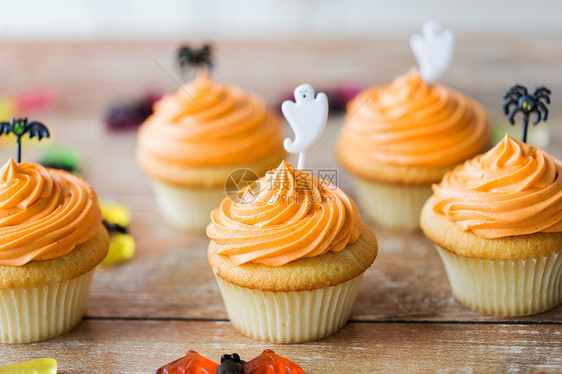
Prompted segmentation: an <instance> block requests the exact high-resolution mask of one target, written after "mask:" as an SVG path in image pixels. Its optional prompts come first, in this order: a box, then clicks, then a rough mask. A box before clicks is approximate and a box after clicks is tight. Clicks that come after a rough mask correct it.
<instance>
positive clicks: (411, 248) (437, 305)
mask: <svg viewBox="0 0 562 374" xmlns="http://www.w3.org/2000/svg"><path fill="white" fill-rule="evenodd" d="M406 40H407V39H406V37H404V38H400V39H398V38H396V39H392V40H383V39H364V40H337V41H314V40H309V41H222V42H219V43H217V55H218V56H217V65H218V67H217V70H216V72H215V76H216V78H217V79H218V80H224V81H230V82H235V83H237V84H240V85H242V86H245V87H248V88H251V89H253V90H255V91H258V92H260V93H262V94H263V96H264V97H265V98H266V99H267V100H268V101H269V102H270V103H274V102H275V100H274V99H275V98H278V97H279V96H280V95H281V94H282V93H284V92H287V91H288V92H291V90H292V88H293V87H295V86H296V85H297V84H300V83H302V82H303V81H309V82H310V83H311V84H313V85H314V86H315V87H317V88H318V89H324V88H329V87H332V86H334V85H335V84H337V83H341V82H343V81H345V80H347V79H351V80H357V81H359V82H363V83H366V84H374V83H377V82H383V81H385V80H387V79H388V78H392V77H393V76H395V75H397V74H399V73H402V72H405V71H407V70H408V69H409V68H410V67H411V66H413V65H414V60H413V59H412V58H411V57H410V56H411V54H410V52H409V50H408V46H407V42H406ZM178 43H179V42H178V41H160V42H88V43H69V44H67V43H43V44H41V43H4V45H3V47H4V48H3V52H4V53H3V58H2V59H0V69H1V71H2V80H3V81H2V94H11V93H15V92H21V91H22V90H26V89H31V88H33V87H40V86H50V87H53V88H55V89H57V90H58V92H59V94H60V103H59V106H58V107H57V110H56V111H53V112H50V113H46V114H43V115H41V116H40V118H42V119H45V120H46V122H48V123H49V124H50V125H51V127H52V128H53V130H54V133H55V134H54V138H55V141H56V143H57V144H63V145H64V144H66V145H73V146H74V147H76V148H78V149H80V150H81V152H82V155H83V159H84V160H83V168H82V171H83V175H84V176H85V178H86V179H87V180H88V181H90V182H91V183H92V185H93V186H94V187H95V188H96V190H97V191H98V194H99V195H100V197H101V198H105V199H112V200H117V201H121V202H124V203H125V204H127V205H128V207H129V208H130V210H131V213H132V222H131V225H130V229H131V232H132V234H133V236H134V237H135V238H136V242H137V253H136V255H135V257H134V258H133V259H132V260H131V261H128V262H126V263H123V264H121V265H117V266H110V267H100V268H99V270H98V271H97V273H96V276H95V279H94V284H93V287H92V292H91V296H90V300H89V304H88V311H87V316H86V318H85V319H84V321H83V322H82V323H81V324H80V325H79V326H78V327H77V328H76V329H74V330H73V331H72V332H70V333H68V334H65V335H63V336H61V337H58V338H55V339H52V340H49V341H45V342H40V343H35V344H27V345H2V346H0V364H1V365H6V364H9V363H15V362H20V361H24V360H28V359H33V358H39V357H53V358H56V359H57V361H58V363H59V369H60V372H61V373H150V372H154V371H155V369H156V368H158V367H159V366H161V365H164V364H166V363H168V362H170V361H172V360H174V359H176V358H179V357H180V356H182V355H184V354H185V352H186V351H187V350H188V349H194V350H197V351H198V352H199V353H201V354H203V355H204V356H206V357H208V358H210V359H213V360H215V361H218V360H219V357H220V355H221V354H223V353H231V352H237V353H239V354H241V355H242V356H243V357H245V358H251V357H254V356H256V355H258V354H259V353H260V352H261V351H262V350H263V349H266V348H270V349H273V350H275V351H276V352H277V353H279V354H281V355H283V356H285V357H287V358H290V359H292V360H294V361H295V362H297V363H299V364H300V365H302V367H303V368H304V369H305V370H306V371H307V372H310V373H324V372H331V373H360V372H361V373H363V372H397V373H398V372H412V371H426V372H436V371H439V372H466V373H470V372H548V373H553V372H561V371H562V343H561V341H562V328H561V325H562V307H559V308H556V309H554V310H551V311H549V312H546V313H542V314H540V315H536V316H531V317H522V318H498V317H492V316H486V315H482V314H479V313H476V312H473V311H471V310H468V309H467V308H465V307H463V306H462V305H461V304H459V303H458V302H457V301H456V300H455V298H454V297H453V296H452V294H451V291H450V288H449V285H448V281H447V277H446V274H445V270H444V268H443V265H442V263H441V261H440V259H439V257H438V255H437V253H436V252H435V250H434V249H433V248H432V245H431V244H430V242H429V241H428V240H427V239H426V238H425V237H424V236H423V235H422V234H421V233H412V234H404V233H401V232H394V231H389V230H385V229H382V228H380V227H376V226H373V228H374V230H375V233H376V235H377V238H378V241H379V247H380V252H379V256H378V258H377V260H376V261H375V263H374V265H373V266H372V267H371V268H370V269H369V270H368V271H367V272H366V274H365V277H364V278H363V282H362V284H361V286H360V290H359V295H358V298H357V301H356V303H355V305H354V308H353V315H352V317H351V320H350V322H349V323H348V324H347V326H346V327H345V328H344V329H343V330H341V331H340V332H338V333H336V334H334V335H333V336H331V337H328V338H326V339H323V340H320V341H317V342H312V343H307V344H300V345H275V344H267V343H262V342H257V341H254V340H252V339H249V338H246V337H245V336H243V335H241V334H240V333H238V332H237V331H236V330H235V329H234V328H233V327H232V326H231V324H230V323H229V322H228V318H227V314H226V312H225V309H224V306H223V303H222V300H221V297H220V294H219V291H218V288H217V286H216V284H215V281H214V279H213V276H212V272H211V269H210V268H209V266H208V264H207V261H206V258H205V253H206V251H205V248H206V245H207V238H206V237H205V236H204V235H199V234H194V233H182V232H177V231H174V230H173V229H171V228H169V227H167V226H166V225H165V224H164V223H163V222H162V220H161V218H160V216H159V214H158V212H157V210H156V207H155V203H154V199H153V197H152V195H151V193H150V190H149V188H148V185H147V183H146V180H145V178H144V177H143V175H142V174H141V173H140V171H139V170H138V169H137V167H136V166H135V162H134V158H133V153H134V147H135V141H136V139H135V133H134V132H129V133H120V134H110V133H108V132H107V131H106V130H105V128H104V125H103V121H102V118H103V113H104V110H105V108H106V106H107V104H108V103H109V102H112V101H114V100H115V99H116V98H121V99H127V98H134V97H136V96H138V95H139V94H140V93H141V92H144V91H146V90H147V89H149V88H152V87H156V88H160V89H164V90H172V89H176V83H175V82H174V80H172V79H171V78H170V77H169V76H168V74H167V73H166V72H165V71H164V69H165V70H168V71H169V72H170V73H171V74H172V75H173V76H177V74H176V71H175V70H174V69H173V64H172V61H171V60H172V59H171V57H172V53H173V52H172V51H173V50H174V48H175V47H176V46H177V45H178ZM561 58H562V37H561V35H546V36H536V35H529V36H525V37H524V38H520V37H517V38H515V37H510V36H487V37H486V38H482V37H477V36H474V37H463V36H459V37H458V43H457V54H456V57H455V61H454V63H453V65H452V67H451V69H450V71H449V72H448V73H447V74H446V75H445V76H444V77H443V80H442V81H443V82H444V83H446V84H448V85H451V86H453V87H457V88H459V89H460V90H462V91H464V92H466V93H468V94H470V95H472V96H474V97H476V98H478V99H479V100H480V101H482V102H483V103H484V105H485V106H486V107H487V109H488V110H489V111H490V113H491V114H492V116H494V117H495V118H498V119H502V118H503V117H502V115H501V112H500V111H501V108H500V104H501V93H502V92H503V91H504V90H505V89H506V88H507V87H508V86H510V85H511V84H512V83H514V82H515V81H520V82H522V83H524V84H527V85H529V86H533V87H534V86H536V85H539V84H546V85H548V86H549V87H550V88H551V89H552V90H553V96H552V98H553V103H552V105H551V106H550V108H551V117H550V119H549V121H548V123H547V124H546V125H544V124H543V125H541V126H548V127H549V129H550V133H551V142H550V145H549V147H548V150H549V152H551V153H552V154H553V155H555V156H557V157H562V126H561V121H562V101H561V99H560V97H562V95H561V94H560V93H561V92H562V69H561V65H560V61H561ZM159 64H160V65H162V67H160V66H159ZM342 123H343V118H342V117H341V116H333V117H332V118H331V119H330V123H329V126H328V128H327V130H326V133H325V134H324V141H322V142H321V143H322V146H321V147H320V149H318V150H315V151H314V154H313V155H312V157H311V160H310V166H311V167H327V168H330V167H331V168H334V167H337V164H336V163H335V160H334V158H333V154H332V147H333V141H334V139H335V137H336V134H337V132H338V130H339V127H340V126H341V124H342ZM287 127H288V126H287ZM530 131H531V132H532V131H534V129H533V128H531V129H530ZM0 148H1V149H0V154H1V156H2V159H6V157H8V156H11V155H13V154H14V153H13V150H14V149H15V145H13V144H6V143H5V142H0ZM39 152H40V147H38V146H33V145H32V144H26V145H25V148H24V159H27V160H34V159H37V154H38V153H39ZM338 184H339V185H340V187H342V188H343V189H344V190H345V191H347V192H349V193H350V194H353V190H352V188H351V185H350V182H349V179H348V176H347V175H346V174H345V172H344V171H342V170H339V174H338Z"/></svg>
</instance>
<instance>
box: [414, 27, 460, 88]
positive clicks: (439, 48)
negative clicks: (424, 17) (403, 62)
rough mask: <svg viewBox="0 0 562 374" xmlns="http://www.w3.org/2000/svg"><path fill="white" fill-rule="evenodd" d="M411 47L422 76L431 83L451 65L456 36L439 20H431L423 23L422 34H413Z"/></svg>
mask: <svg viewBox="0 0 562 374" xmlns="http://www.w3.org/2000/svg"><path fill="white" fill-rule="evenodd" d="M410 47H411V48H412V52H414V56H416V60H418V65H419V68H420V76H421V78H422V79H423V80H424V81H426V82H428V83H431V82H435V80H437V78H438V77H439V76H440V75H441V74H443V73H444V72H445V70H447V68H448V67H449V64H450V63H451V60H452V59H453V52H454V51H455V36H454V34H453V32H452V31H451V30H447V29H443V27H441V24H439V22H436V21H429V22H426V23H424V24H423V26H422V34H421V35H420V34H414V35H412V36H411V38H410Z"/></svg>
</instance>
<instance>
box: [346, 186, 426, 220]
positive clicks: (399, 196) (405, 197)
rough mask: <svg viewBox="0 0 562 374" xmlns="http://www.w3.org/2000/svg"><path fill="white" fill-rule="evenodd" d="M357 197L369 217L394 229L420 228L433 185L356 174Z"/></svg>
mask: <svg viewBox="0 0 562 374" xmlns="http://www.w3.org/2000/svg"><path fill="white" fill-rule="evenodd" d="M353 179H354V182H355V191H356V192H357V200H358V201H359V205H360V206H361V208H363V210H364V212H365V213H366V215H367V217H368V218H369V219H371V220H373V221H374V222H375V223H377V224H379V225H381V226H385V227H388V228H393V229H403V230H417V229H419V228H420V213H421V210H422V207H423V205H424V204H425V202H426V200H427V199H428V198H429V197H430V196H431V194H432V191H431V185H429V184H427V185H419V186H418V185H413V186H407V185H400V184H389V183H382V182H375V181H368V180H365V179H361V178H357V177H354V178H353Z"/></svg>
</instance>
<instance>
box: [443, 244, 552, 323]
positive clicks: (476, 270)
mask: <svg viewBox="0 0 562 374" xmlns="http://www.w3.org/2000/svg"><path fill="white" fill-rule="evenodd" d="M435 248H437V251H438V252H439V255H440V256H441V259H442V260H443V264H444V265H445V269H446V271H447V276H448V277H449V283H450V285H451V289H452V291H453V294H454V295H455V296H456V298H457V299H458V300H459V301H460V302H461V303H463V304H464V305H466V306H467V307H469V308H471V309H474V310H476V311H478V312H482V313H486V314H493V315H497V316H505V317H518V316H527V315H530V314H536V313H541V312H544V311H546V310H549V309H552V308H554V307H556V306H558V305H560V303H562V287H561V285H562V256H560V255H559V254H558V253H551V254H549V255H548V256H539V257H537V258H528V259H526V260H521V259H518V260H513V261H509V260H505V261H500V260H483V259H475V258H466V257H462V256H458V255H456V254H454V253H451V252H449V251H448V250H446V249H443V248H441V247H440V246H438V245H436V246H435Z"/></svg>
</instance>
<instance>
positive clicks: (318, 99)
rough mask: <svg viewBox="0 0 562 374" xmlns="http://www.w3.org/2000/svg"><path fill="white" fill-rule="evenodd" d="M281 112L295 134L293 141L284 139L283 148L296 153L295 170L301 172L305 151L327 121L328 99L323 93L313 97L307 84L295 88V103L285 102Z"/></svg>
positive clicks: (322, 129)
mask: <svg viewBox="0 0 562 374" xmlns="http://www.w3.org/2000/svg"><path fill="white" fill-rule="evenodd" d="M281 111H282V112H283V115H284V116H285V118H286V119H287V122H289V125H290V126H291V128H292V129H293V132H294V133H295V140H291V138H285V141H284V142H283V146H284V147H285V149H286V150H287V152H289V153H298V154H299V159H298V162H297V169H300V170H302V169H303V168H304V163H305V160H306V150H307V149H308V148H310V147H311V146H312V145H313V144H314V142H316V141H317V140H318V138H320V135H322V132H323V131H324V128H326V121H327V120H328V97H327V96H326V94H325V93H324V92H319V93H318V95H316V96H314V89H313V88H312V87H311V86H310V85H309V84H301V85H300V86H298V87H297V88H295V101H294V102H293V101H291V100H285V101H284V102H283V104H281Z"/></svg>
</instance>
